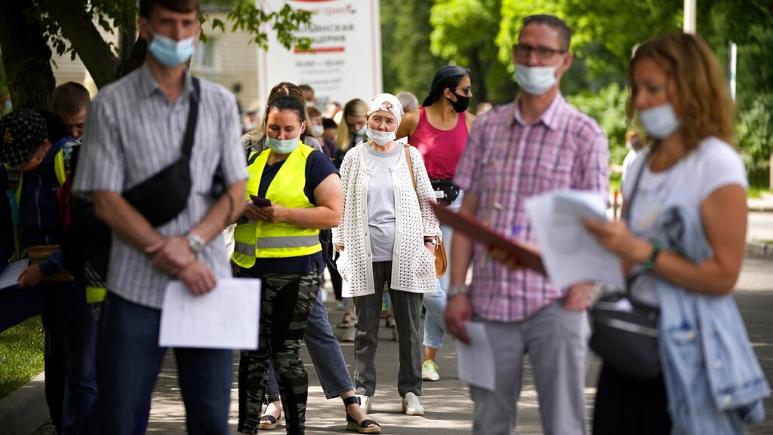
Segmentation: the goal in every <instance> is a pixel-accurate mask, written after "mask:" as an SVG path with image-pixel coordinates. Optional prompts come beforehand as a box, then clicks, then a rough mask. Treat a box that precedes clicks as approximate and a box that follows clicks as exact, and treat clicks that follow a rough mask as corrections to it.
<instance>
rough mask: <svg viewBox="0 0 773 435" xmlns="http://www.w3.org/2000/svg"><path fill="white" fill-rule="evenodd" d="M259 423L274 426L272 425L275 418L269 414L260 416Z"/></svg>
mask: <svg viewBox="0 0 773 435" xmlns="http://www.w3.org/2000/svg"><path fill="white" fill-rule="evenodd" d="M260 421H267V422H269V423H271V424H274V423H276V417H274V416H273V415H271V414H266V415H261V416H260Z"/></svg>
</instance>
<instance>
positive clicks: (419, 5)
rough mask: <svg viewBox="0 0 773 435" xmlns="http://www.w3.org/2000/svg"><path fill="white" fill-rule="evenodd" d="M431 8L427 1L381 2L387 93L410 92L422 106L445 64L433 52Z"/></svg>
mask: <svg viewBox="0 0 773 435" xmlns="http://www.w3.org/2000/svg"><path fill="white" fill-rule="evenodd" d="M430 31H431V28H430V24H429V8H427V6H426V2H425V1H424V0H390V1H382V2H381V41H382V43H381V47H382V50H381V59H382V62H381V64H382V68H383V76H384V89H385V90H386V91H387V92H393V93H397V92H401V91H410V92H412V93H413V94H414V95H416V98H418V99H419V103H421V100H422V98H423V97H424V96H425V95H426V94H427V91H428V90H429V85H430V82H431V81H432V76H433V75H434V74H435V71H436V70H437V69H438V68H440V67H441V66H442V65H445V62H444V61H443V60H442V59H440V58H439V57H437V56H435V55H433V54H432V53H431V52H430V49H429V47H430V42H429V34H430Z"/></svg>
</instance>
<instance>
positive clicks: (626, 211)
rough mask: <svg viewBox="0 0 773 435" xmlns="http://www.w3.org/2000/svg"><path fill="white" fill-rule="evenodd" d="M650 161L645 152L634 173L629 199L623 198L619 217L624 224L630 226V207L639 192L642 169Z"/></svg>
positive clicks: (648, 154)
mask: <svg viewBox="0 0 773 435" xmlns="http://www.w3.org/2000/svg"><path fill="white" fill-rule="evenodd" d="M649 161H650V153H649V152H647V156H646V157H645V158H644V162H642V165H641V166H640V167H639V172H637V173H636V178H635V179H634V181H633V190H631V198H630V199H625V198H623V210H622V212H621V217H622V218H623V221H625V223H626V224H629V225H630V219H631V206H633V200H634V198H636V194H637V193H638V192H639V182H640V181H641V176H642V174H643V173H644V168H646V167H647V165H648V164H649Z"/></svg>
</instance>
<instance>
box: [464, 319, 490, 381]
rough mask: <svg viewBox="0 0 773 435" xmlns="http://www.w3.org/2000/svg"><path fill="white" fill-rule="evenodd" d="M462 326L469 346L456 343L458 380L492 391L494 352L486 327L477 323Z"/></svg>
mask: <svg viewBox="0 0 773 435" xmlns="http://www.w3.org/2000/svg"><path fill="white" fill-rule="evenodd" d="M464 326H465V329H467V336H469V337H470V344H464V343H462V342H461V341H458V340H457V341H456V353H457V355H458V362H457V369H458V372H459V379H461V380H463V381H464V382H466V383H468V384H470V385H475V386H476V387H480V388H484V389H486V390H489V391H494V387H495V385H496V384H495V381H496V379H495V371H494V350H493V349H492V348H491V342H490V341H489V339H488V335H486V326H485V325H484V324H483V323H479V322H467V323H465V324H464Z"/></svg>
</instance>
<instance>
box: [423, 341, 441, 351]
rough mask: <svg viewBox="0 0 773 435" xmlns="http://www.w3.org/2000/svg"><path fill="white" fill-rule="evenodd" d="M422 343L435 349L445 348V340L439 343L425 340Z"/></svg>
mask: <svg viewBox="0 0 773 435" xmlns="http://www.w3.org/2000/svg"><path fill="white" fill-rule="evenodd" d="M421 345H422V346H424V347H426V348H429V349H435V350H437V349H442V348H443V342H440V343H439V344H438V343H428V342H427V341H424V342H423V343H422V344H421Z"/></svg>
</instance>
